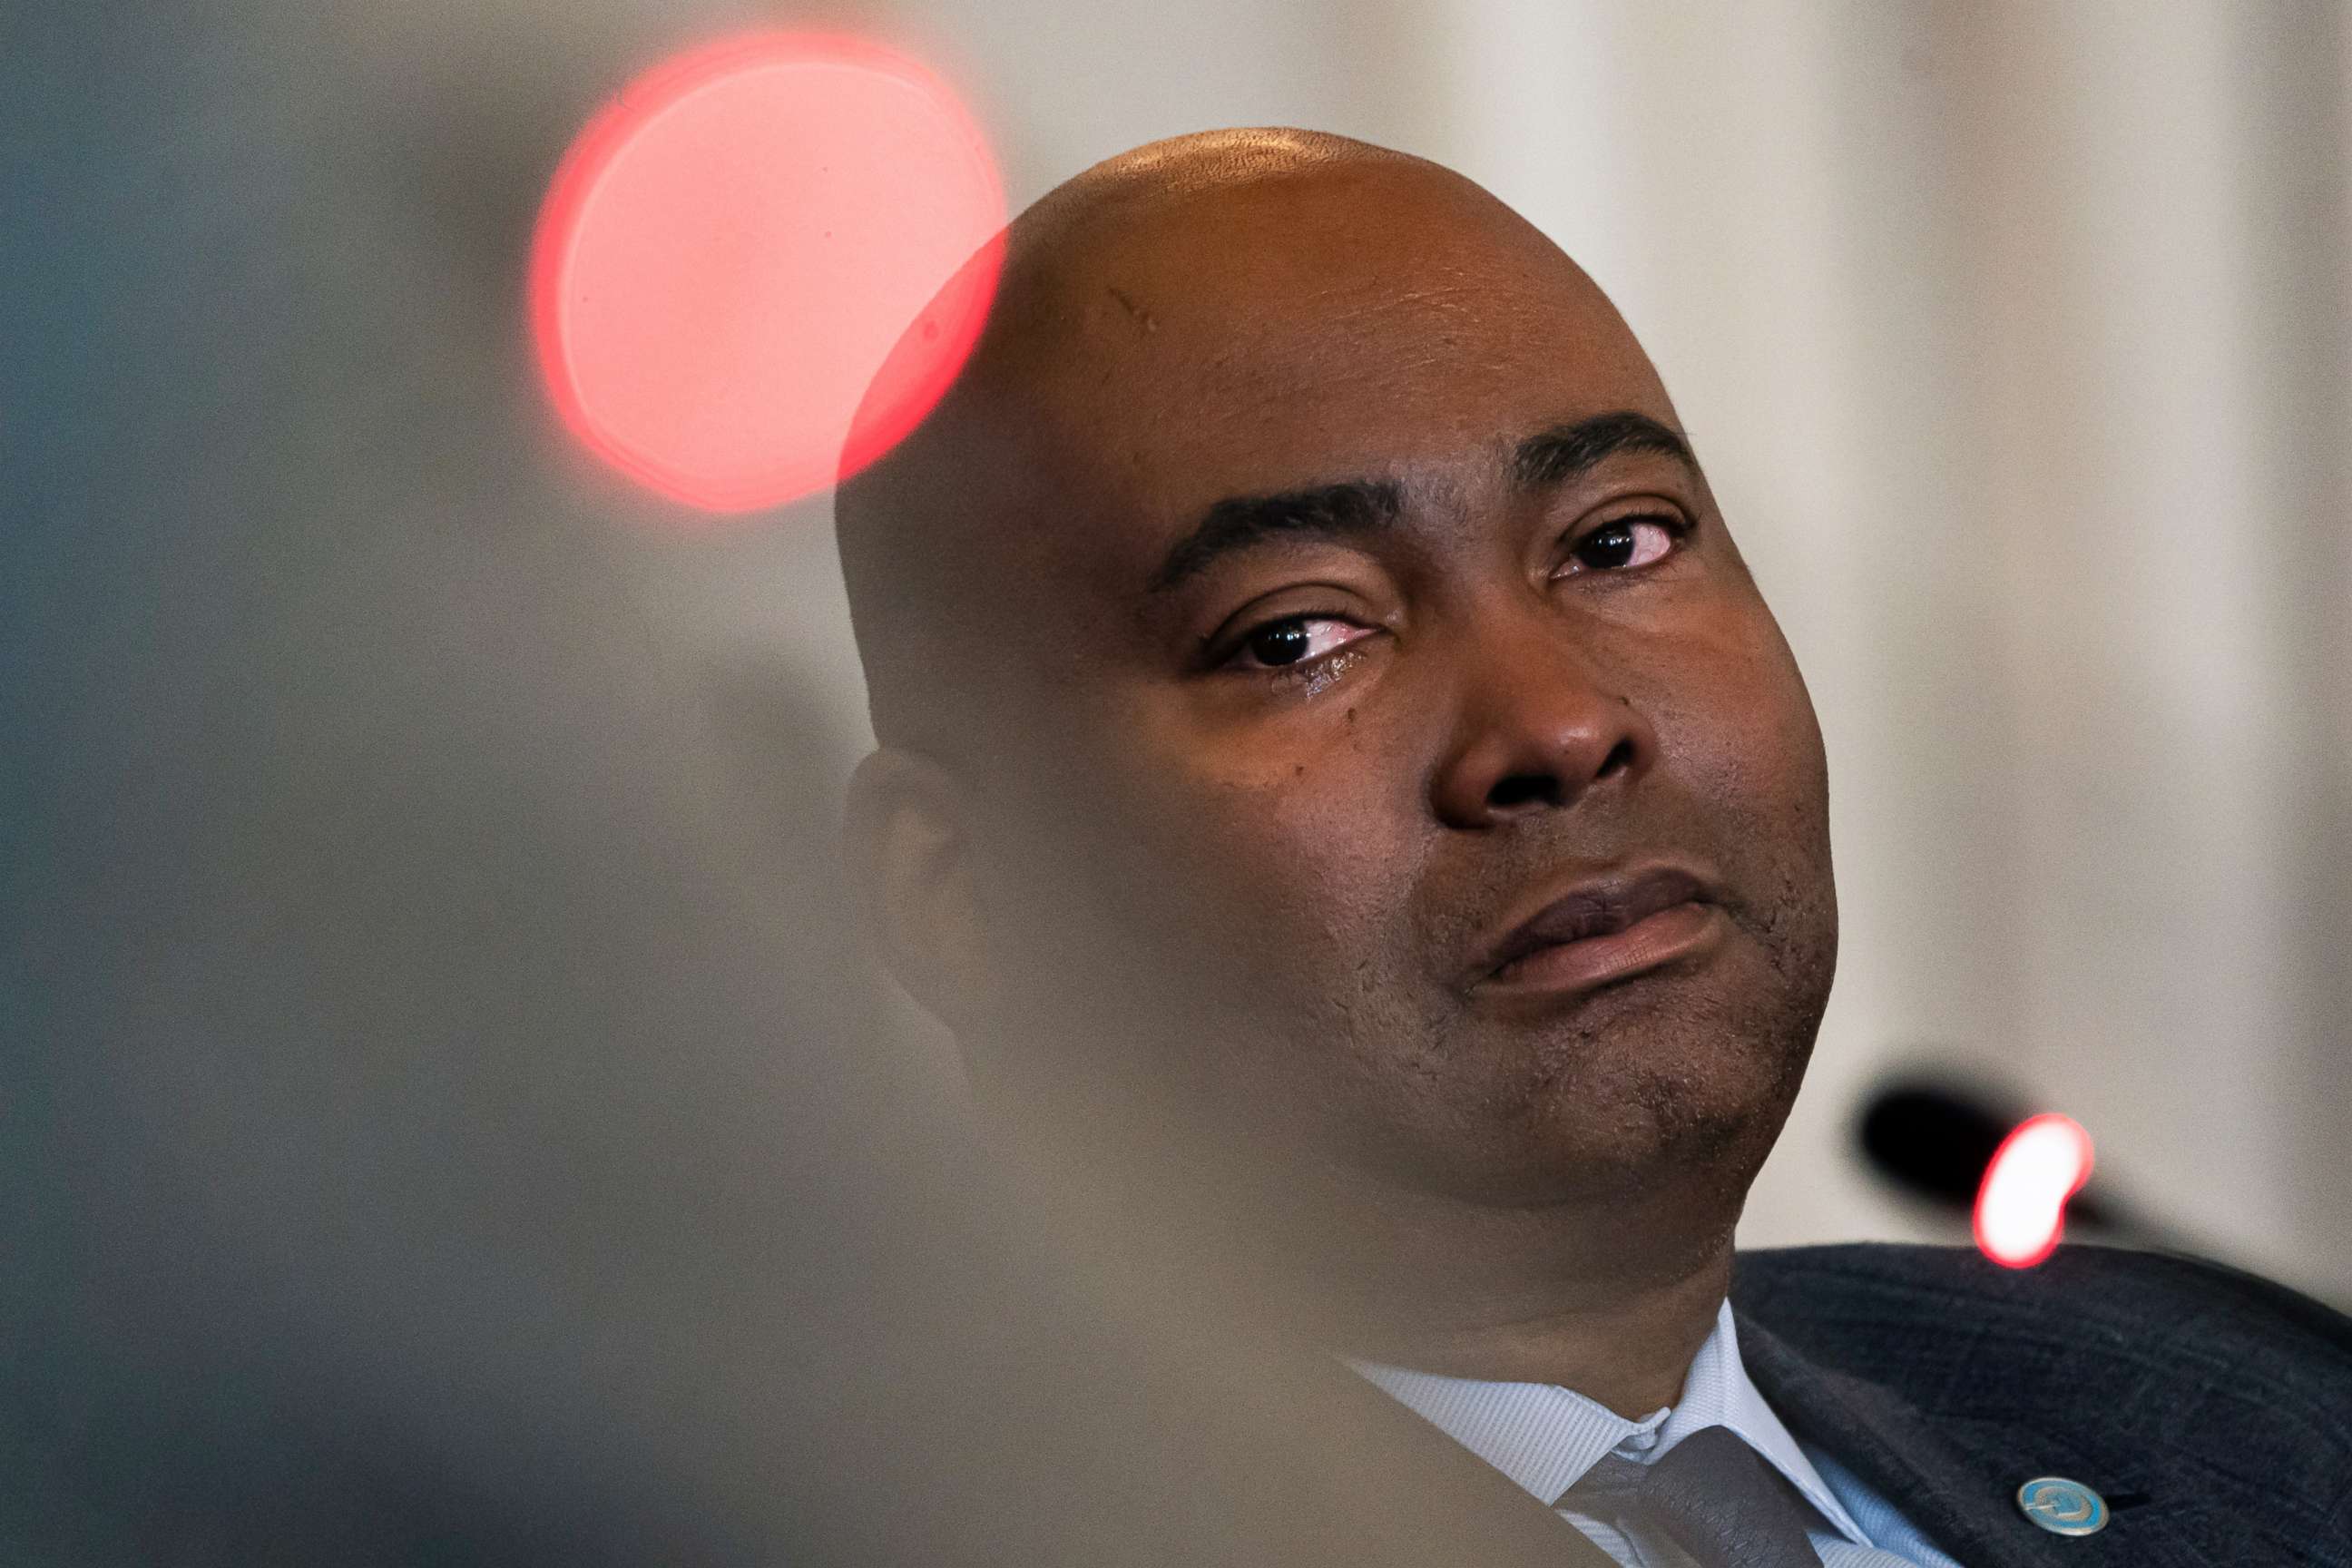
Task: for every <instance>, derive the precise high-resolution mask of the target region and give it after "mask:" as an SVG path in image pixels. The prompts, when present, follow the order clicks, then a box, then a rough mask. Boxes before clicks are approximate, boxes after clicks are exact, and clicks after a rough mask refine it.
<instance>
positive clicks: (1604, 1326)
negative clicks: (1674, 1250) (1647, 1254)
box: [1351, 1247, 1731, 1420]
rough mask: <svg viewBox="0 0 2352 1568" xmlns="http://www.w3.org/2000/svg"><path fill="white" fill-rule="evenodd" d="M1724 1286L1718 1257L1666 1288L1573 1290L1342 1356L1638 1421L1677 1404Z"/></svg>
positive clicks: (1724, 1270)
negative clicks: (1531, 1389) (1601, 1408)
mask: <svg viewBox="0 0 2352 1568" xmlns="http://www.w3.org/2000/svg"><path fill="white" fill-rule="evenodd" d="M1730 1277H1731V1258H1730V1251H1729V1248H1728V1247H1726V1248H1724V1249H1723V1251H1722V1252H1721V1253H1720V1255H1719V1256H1718V1257H1717V1258H1713V1259H1710V1260H1708V1261H1707V1262H1706V1263H1705V1264H1703V1265H1702V1266H1700V1267H1697V1268H1692V1269H1690V1270H1689V1271H1687V1272H1685V1273H1682V1274H1680V1275H1678V1276H1676V1277H1675V1278H1671V1279H1655V1280H1643V1281H1640V1282H1636V1283H1633V1284H1632V1285H1631V1286H1628V1287H1625V1288H1622V1289H1615V1290H1612V1291H1611V1292H1609V1293H1608V1294H1606V1295H1605V1296H1603V1295H1601V1294H1599V1293H1598V1292H1591V1291H1585V1290H1579V1291H1576V1292H1574V1293H1573V1298H1574V1299H1571V1300H1563V1301H1560V1302H1559V1303H1557V1304H1555V1305H1552V1306H1550V1307H1548V1308H1538V1309H1536V1310H1532V1311H1530V1310H1527V1307H1526V1305H1525V1304H1524V1303H1522V1304H1517V1305H1514V1306H1512V1307H1507V1308H1500V1309H1498V1310H1496V1311H1494V1312H1493V1314H1492V1315H1482V1314H1480V1313H1477V1312H1475V1311H1467V1312H1464V1313H1463V1314H1461V1315H1460V1316H1458V1317H1456V1318H1454V1319H1453V1320H1452V1321H1446V1322H1434V1321H1420V1322H1415V1323H1413V1324H1411V1325H1409V1326H1404V1327H1402V1328H1399V1327H1396V1326H1390V1327H1389V1328H1388V1331H1385V1332H1383V1331H1380V1330H1378V1329H1375V1330H1373V1331H1370V1332H1368V1333H1364V1334H1361V1335H1359V1336H1357V1339H1356V1343H1355V1346H1353V1347H1351V1348H1352V1349H1354V1350H1355V1352H1356V1353H1357V1354H1358V1355H1359V1356H1360V1358H1361V1359H1365V1360H1370V1361H1378V1362H1383V1363H1389V1364H1391V1365H1397V1366H1409V1367H1412V1368H1414V1369H1416V1370H1419V1371H1423V1372H1433V1373H1442V1374H1444V1375H1445V1376H1448V1377H1467V1378H1475V1379H1478V1380H1480V1381H1482V1382H1497V1383H1548V1384H1557V1385H1558V1386H1559V1387H1562V1388H1569V1389H1573V1390H1574V1391H1575V1392H1577V1393H1579V1394H1582V1395H1584V1396H1585V1397H1586V1398H1587V1399H1591V1400H1593V1401H1595V1402H1596V1403H1598V1404H1601V1405H1606V1406H1608V1407H1609V1408H1610V1409H1611V1410H1613V1411H1615V1412H1616V1413H1617V1414H1618V1415H1622V1416H1625V1417H1626V1418H1627V1419H1629V1420H1637V1419H1639V1418H1641V1417H1643V1416H1645V1415H1650V1414H1651V1413H1652V1412H1654V1411H1656V1410H1659V1409H1662V1408H1664V1407H1665V1406H1667V1405H1673V1404H1675V1403H1676V1402H1678V1401H1679V1400H1680V1399H1681V1398H1682V1390H1683V1382H1684V1380H1685V1377H1686V1376H1688V1374H1689V1372H1690V1366H1691V1360H1692V1358H1693V1357H1694V1356H1696V1354H1697V1353H1698V1348H1699V1346H1700V1345H1702V1344H1704V1343H1705V1342H1706V1336H1707V1335H1708V1333H1710V1332H1711V1331H1713V1330H1714V1328H1715V1322H1716V1317H1717V1312H1718V1310H1720V1308H1721V1306H1722V1303H1723V1299H1724V1293H1725V1291H1726V1289H1727V1287H1728V1285H1729V1283H1730Z"/></svg>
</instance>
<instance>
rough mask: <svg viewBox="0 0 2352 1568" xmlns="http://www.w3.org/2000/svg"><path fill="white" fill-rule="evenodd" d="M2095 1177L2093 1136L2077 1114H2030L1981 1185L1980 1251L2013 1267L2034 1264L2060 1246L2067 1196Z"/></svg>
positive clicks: (1978, 1213) (1978, 1210)
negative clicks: (2093, 1175) (2032, 1115)
mask: <svg viewBox="0 0 2352 1568" xmlns="http://www.w3.org/2000/svg"><path fill="white" fill-rule="evenodd" d="M2090 1179H2091V1135H2090V1134H2089V1133H2088V1132H2085V1131H2084V1130H2083V1127H2082V1124H2081V1123H2080V1122H2078V1121H2074V1119H2073V1118H2072V1117H2066V1116H2058V1115H2054V1114H2053V1115H2044V1116H2034V1117H2029V1118H2027V1119H2026V1120H2025V1121H2021V1122H2020V1123H2018V1125H2017V1126H2016V1128H2015V1129H2014V1130H2012V1131H2011V1133H2010V1135H2009V1136H2008V1137H2007V1138H2004V1139H2003V1140H2001V1144H2000V1148H1999V1149H1997V1150H1995V1151H1994V1152H1993V1157H1992V1161H1991V1163H1989V1164H1988V1165H1986V1166H1985V1173H1984V1181H1983V1183H1982V1184H1979V1186H1978V1188H1977V1206H1976V1238H1977V1249H1978V1250H1979V1251H1980V1252H1982V1253H1983V1254H1984V1255H1985V1256H1986V1257H1987V1258H1991V1259H1992V1260H1993V1261H1994V1262H1995V1263H1998V1264H2000V1265H2001V1266H2002V1267H2003V1268H2032V1267H2033V1266H2034V1265H2035V1264H2037V1263H2040V1262H2041V1261H2042V1259H2043V1258H2048V1257H2049V1256H2050V1255H2051V1254H2052V1253H2053V1252H2055V1251H2056V1250H2057V1249H2058V1239H2059V1237H2061V1236H2063V1234H2064V1233H2065V1228H2066V1200H2067V1199H2068V1198H2071V1197H2073V1196H2074V1194H2076V1193H2078V1192H2080V1191H2082V1189H2083V1184H2084V1182H2087V1181H2089V1180H2090Z"/></svg>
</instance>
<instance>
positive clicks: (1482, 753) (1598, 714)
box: [1432, 618, 1658, 828]
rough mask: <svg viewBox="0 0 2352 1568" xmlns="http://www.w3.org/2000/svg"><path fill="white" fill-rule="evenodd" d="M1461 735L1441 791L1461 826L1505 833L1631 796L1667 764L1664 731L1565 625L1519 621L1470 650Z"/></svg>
mask: <svg viewBox="0 0 2352 1568" xmlns="http://www.w3.org/2000/svg"><path fill="white" fill-rule="evenodd" d="M1462 654H1463V658H1462V662H1461V666H1460V668H1458V669H1457V670H1456V671H1455V672H1454V681H1455V686H1456V689H1457V691H1458V692H1459V693H1460V696H1459V698H1458V702H1457V707H1456V709H1455V711H1456V713H1457V714H1458V720H1457V728H1456V730H1455V732H1454V740H1453V743H1452V745H1451V747H1450V748H1449V751H1448V753H1447V755H1446V757H1445V760H1444V763H1442V764H1441V766H1440V767H1439V769H1438V773H1437V776H1436V778H1435V780H1434V781H1433V787H1432V794H1433V799H1432V805H1433V806H1434V808H1435V810H1436V812H1437V816H1438V819H1439V820H1440V821H1442V822H1444V823H1445V824H1446V825H1447V826H1451V827H1464V828H1479V827H1493V826H1500V825H1502V824H1504V823H1506V822H1508V821H1510V820H1512V819H1513V818H1516V817H1520V816H1534V815H1537V814H1539V813H1543V812H1549V811H1559V810H1562V809H1564V808H1566V807H1569V806H1572V805H1576V804H1577V802H1579V801H1580V800H1582V799H1583V798H1584V797H1585V795H1587V794H1588V793H1589V792H1590V791H1591V790H1594V789H1598V788H1602V787H1616V788H1621V789H1622V787H1624V786H1625V785H1627V784H1632V783H1633V782H1634V781H1635V780H1636V779H1638V778H1640V777H1641V776H1642V775H1643V773H1647V772H1648V771H1649V770H1650V768H1651V766H1652V765H1653V764H1654V763H1655V762H1656V761H1657V755H1658V737H1657V732H1656V731H1654V730H1653V729H1652V728H1651V726H1650V721H1649V720H1648V719H1647V718H1646V717H1645V716H1644V715H1643V713H1642V712H1641V710H1639V709H1637V708H1635V707H1634V705H1633V701H1632V700H1631V699H1630V698H1629V697H1627V696H1626V695H1625V694H1624V693H1622V692H1621V691H1614V690H1612V689H1609V683H1608V682H1607V681H1605V680H1604V679H1601V676H1600V675H1599V674H1598V673H1597V671H1596V669H1595V667H1594V661H1593V660H1592V659H1591V657H1590V655H1589V654H1588V653H1587V652H1585V651H1584V650H1580V649H1579V648H1577V647H1574V646H1573V644H1572V642H1571V640H1570V637H1569V635H1568V634H1567V632H1566V631H1565V629H1564V628H1562V627H1561V626H1559V625H1558V624H1556V623H1546V624H1542V625H1530V624H1528V622H1527V621H1525V620H1519V619H1516V618H1515V619H1514V620H1513V621H1512V623H1511V624H1508V625H1496V626H1489V627H1488V628H1487V632H1486V635H1485V636H1482V637H1475V638H1473V639H1471V640H1469V641H1467V642H1465V644H1463V645H1462Z"/></svg>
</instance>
